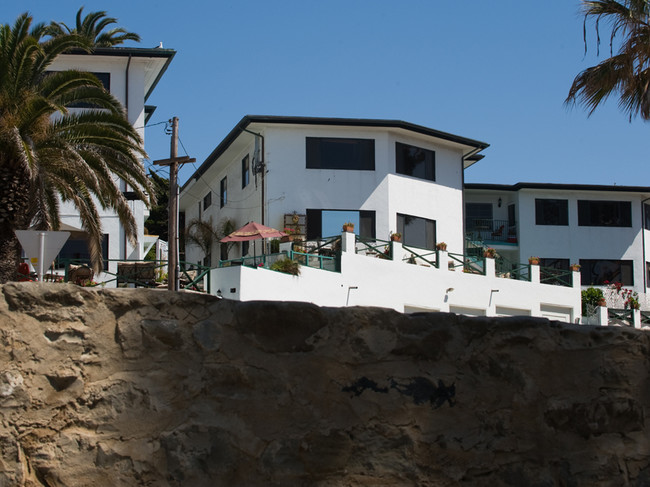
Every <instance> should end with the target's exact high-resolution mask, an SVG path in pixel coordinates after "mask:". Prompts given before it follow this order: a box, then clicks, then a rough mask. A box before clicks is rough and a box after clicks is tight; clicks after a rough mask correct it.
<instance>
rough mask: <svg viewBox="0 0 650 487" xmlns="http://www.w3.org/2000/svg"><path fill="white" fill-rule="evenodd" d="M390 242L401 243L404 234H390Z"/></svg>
mask: <svg viewBox="0 0 650 487" xmlns="http://www.w3.org/2000/svg"><path fill="white" fill-rule="evenodd" d="M390 240H391V242H401V241H402V234H401V233H399V232H390Z"/></svg>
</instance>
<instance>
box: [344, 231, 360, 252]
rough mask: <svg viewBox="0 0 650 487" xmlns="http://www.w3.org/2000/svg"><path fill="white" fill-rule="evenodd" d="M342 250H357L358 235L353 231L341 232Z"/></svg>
mask: <svg viewBox="0 0 650 487" xmlns="http://www.w3.org/2000/svg"><path fill="white" fill-rule="evenodd" d="M341 251H343V252H352V253H355V252H356V236H355V234H354V233H352V232H343V233H341Z"/></svg>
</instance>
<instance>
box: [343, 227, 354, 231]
mask: <svg viewBox="0 0 650 487" xmlns="http://www.w3.org/2000/svg"><path fill="white" fill-rule="evenodd" d="M343 231H344V232H349V233H354V226H353V225H343Z"/></svg>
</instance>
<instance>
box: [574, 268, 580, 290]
mask: <svg viewBox="0 0 650 487" xmlns="http://www.w3.org/2000/svg"><path fill="white" fill-rule="evenodd" d="M572 278H573V281H572V282H573V287H580V286H581V282H580V271H573V277H572Z"/></svg>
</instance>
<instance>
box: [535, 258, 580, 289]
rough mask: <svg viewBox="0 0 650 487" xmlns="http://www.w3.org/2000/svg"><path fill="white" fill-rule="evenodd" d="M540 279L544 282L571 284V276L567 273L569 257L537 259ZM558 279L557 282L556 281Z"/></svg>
mask: <svg viewBox="0 0 650 487" xmlns="http://www.w3.org/2000/svg"><path fill="white" fill-rule="evenodd" d="M539 267H540V269H539V271H540V272H539V273H540V276H539V278H540V281H541V282H543V283H546V284H559V283H561V284H566V285H571V284H572V283H573V278H572V276H571V274H570V273H569V259H550V258H544V257H542V258H540V259H539ZM558 281H559V282H558Z"/></svg>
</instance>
